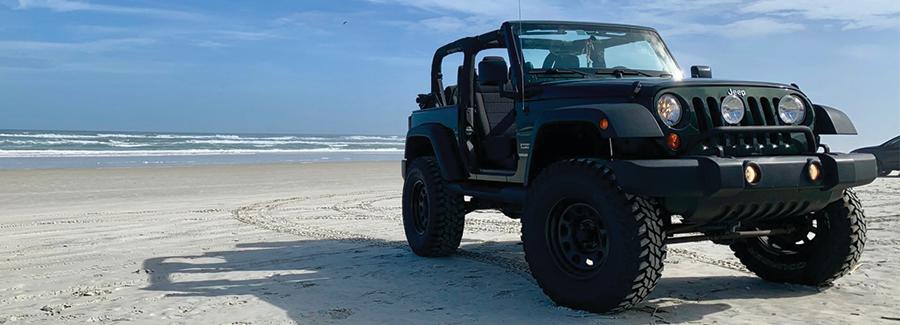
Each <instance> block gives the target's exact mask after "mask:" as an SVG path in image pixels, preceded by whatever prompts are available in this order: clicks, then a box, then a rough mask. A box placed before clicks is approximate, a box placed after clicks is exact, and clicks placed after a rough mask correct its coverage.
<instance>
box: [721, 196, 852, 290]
mask: <svg viewBox="0 0 900 325" xmlns="http://www.w3.org/2000/svg"><path fill="white" fill-rule="evenodd" d="M806 220H807V221H806V222H807V223H805V224H807V225H809V226H808V227H807V228H806V229H804V228H801V231H800V232H799V236H800V237H797V235H784V236H773V237H770V238H768V237H762V238H747V239H740V240H737V241H735V242H734V243H733V244H731V250H733V251H734V255H735V256H737V258H738V259H740V260H741V263H743V264H744V265H745V266H747V269H749V270H750V271H752V272H753V273H756V275H758V276H759V277H760V278H763V279H764V280H767V281H773V282H784V283H797V284H804V285H811V286H819V287H826V286H830V285H831V284H832V282H833V281H834V280H836V279H838V278H840V277H841V276H844V275H846V274H848V273H850V271H852V270H853V269H854V268H855V267H856V266H857V264H859V258H860V255H862V252H863V248H864V247H865V244H866V221H865V216H864V215H863V209H862V205H861V204H860V202H859V198H857V197H856V193H854V192H853V191H852V190H850V189H848V190H845V191H844V195H843V196H842V197H841V199H840V200H838V201H836V202H833V203H831V204H829V205H828V206H826V207H825V208H824V209H822V210H820V211H817V212H814V213H812V214H810V215H809V216H808V218H806ZM813 220H814V221H815V222H814V225H813ZM801 224H803V223H801ZM807 230H808V231H807ZM810 233H812V234H814V236H812V238H811V239H810V238H809V236H808V234H810ZM794 240H798V241H796V242H795V241H794ZM792 243H793V244H792Z"/></svg>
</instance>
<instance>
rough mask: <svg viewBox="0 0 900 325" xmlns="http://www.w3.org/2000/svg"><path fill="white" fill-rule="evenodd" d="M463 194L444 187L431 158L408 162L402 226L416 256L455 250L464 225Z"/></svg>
mask: <svg viewBox="0 0 900 325" xmlns="http://www.w3.org/2000/svg"><path fill="white" fill-rule="evenodd" d="M465 214H466V213H465V203H464V202H463V196H462V195H460V194H457V193H453V192H451V191H449V190H448V189H447V181H446V180H445V179H444V177H443V176H441V170H440V168H438V165H437V162H435V160H434V158H433V157H422V158H417V159H415V160H413V161H412V163H410V164H409V168H408V169H407V173H406V180H405V182H404V184H403V229H404V231H405V232H406V241H407V242H408V243H409V247H410V248H411V249H412V251H413V252H414V253H416V255H419V256H426V257H437V256H448V255H451V254H453V253H454V252H456V249H457V248H459V242H460V241H461V240H462V234H463V226H464V224H465Z"/></svg>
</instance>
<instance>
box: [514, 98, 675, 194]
mask: <svg viewBox="0 0 900 325" xmlns="http://www.w3.org/2000/svg"><path fill="white" fill-rule="evenodd" d="M604 118H605V119H607V120H608V121H609V127H608V128H607V129H606V130H601V129H600V127H599V122H600V120H602V119H604ZM562 123H584V124H586V123H590V124H592V125H594V126H595V127H596V128H597V131H598V132H600V136H601V137H604V138H613V139H615V138H661V137H664V136H665V134H664V133H663V131H662V129H661V128H660V126H659V122H657V119H656V117H655V116H653V114H652V113H650V111H649V110H648V109H647V108H646V107H644V106H643V105H640V104H635V103H617V104H593V105H579V106H571V107H563V108H559V109H554V110H550V111H546V112H544V113H543V114H542V115H540V116H537V117H536V118H535V119H534V129H535V130H536V131H535V133H534V135H533V136H532V137H531V144H530V148H531V152H530V154H529V155H528V162H527V163H526V165H525V168H526V174H525V179H526V182H527V180H528V179H530V178H531V176H532V175H531V173H532V172H533V170H532V169H533V162H534V157H535V155H534V153H535V152H537V151H538V150H540V149H541V148H538V142H537V141H538V139H540V137H541V132H542V130H543V128H544V127H546V126H552V125H556V124H562Z"/></svg>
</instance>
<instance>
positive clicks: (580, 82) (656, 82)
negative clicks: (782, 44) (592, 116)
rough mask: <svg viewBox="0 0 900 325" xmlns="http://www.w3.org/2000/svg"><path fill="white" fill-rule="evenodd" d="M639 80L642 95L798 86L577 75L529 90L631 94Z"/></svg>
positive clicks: (558, 94) (544, 94)
mask: <svg viewBox="0 0 900 325" xmlns="http://www.w3.org/2000/svg"><path fill="white" fill-rule="evenodd" d="M636 82H640V86H641V88H640V93H639V95H640V96H653V95H654V94H656V93H657V92H658V91H661V90H663V89H666V88H676V87H723V86H724V87H736V88H737V87H741V88H749V87H754V88H759V87H763V88H781V89H792V90H795V91H799V89H797V88H795V87H793V86H790V85H784V84H779V83H769V82H756V81H734V80H715V79H685V80H679V81H675V80H672V79H659V78H622V79H576V80H564V81H553V82H546V83H542V84H538V85H532V86H529V87H528V89H527V90H526V93H527V94H528V99H531V100H542V99H564V98H591V97H601V98H632V97H633V96H634V90H635V83H636Z"/></svg>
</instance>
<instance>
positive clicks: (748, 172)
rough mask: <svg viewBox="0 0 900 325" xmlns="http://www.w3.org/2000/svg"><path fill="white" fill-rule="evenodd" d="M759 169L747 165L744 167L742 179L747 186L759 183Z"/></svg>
mask: <svg viewBox="0 0 900 325" xmlns="http://www.w3.org/2000/svg"><path fill="white" fill-rule="evenodd" d="M759 177H760V173H759V167H756V165H750V164H747V165H746V166H744V179H745V180H746V181H747V184H756V183H758V182H759Z"/></svg>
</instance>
